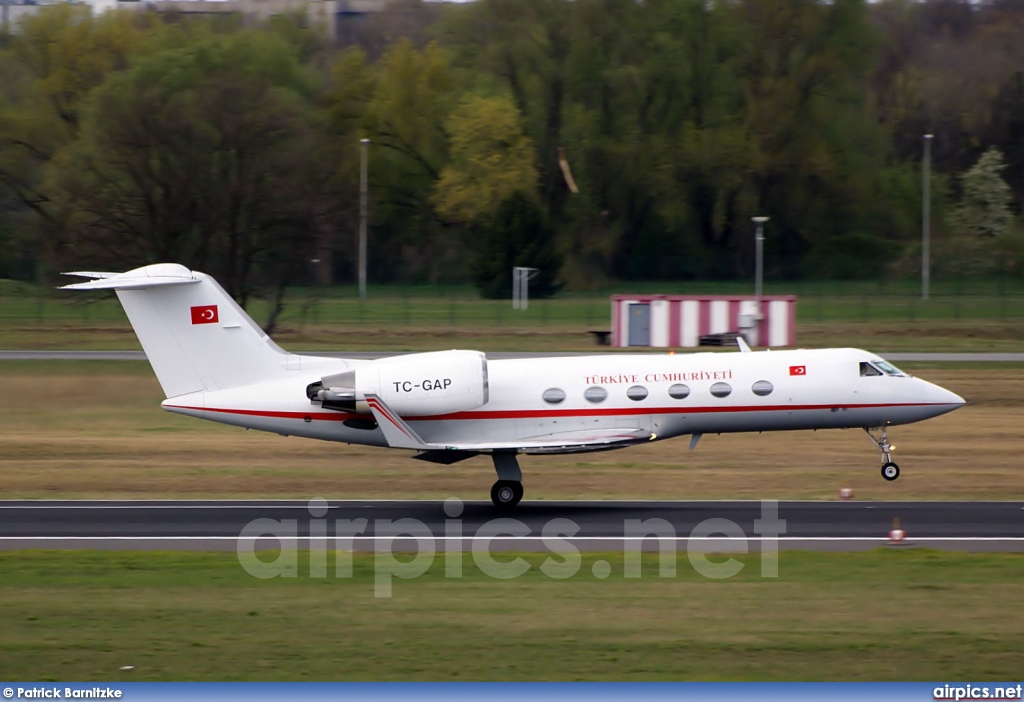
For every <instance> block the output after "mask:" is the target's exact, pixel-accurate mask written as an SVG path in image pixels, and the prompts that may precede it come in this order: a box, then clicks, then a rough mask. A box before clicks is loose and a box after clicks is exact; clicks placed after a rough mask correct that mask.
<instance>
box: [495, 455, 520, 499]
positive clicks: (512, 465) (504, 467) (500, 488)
mask: <svg viewBox="0 0 1024 702" xmlns="http://www.w3.org/2000/svg"><path fill="white" fill-rule="evenodd" d="M491 459H492V460H493V461H494V472H496V473H497V474H498V482H496V483H495V484H494V485H493V486H492V487H491V502H493V503H494V506H495V507H497V508H499V509H511V508H512V507H515V506H516V505H518V504H519V501H520V500H521V499H523V473H522V471H520V470H519V461H518V460H516V454H514V453H494V454H491Z"/></svg>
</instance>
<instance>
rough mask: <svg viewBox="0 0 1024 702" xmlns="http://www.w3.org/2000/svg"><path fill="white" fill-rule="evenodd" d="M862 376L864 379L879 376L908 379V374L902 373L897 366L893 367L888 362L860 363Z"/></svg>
mask: <svg viewBox="0 0 1024 702" xmlns="http://www.w3.org/2000/svg"><path fill="white" fill-rule="evenodd" d="M860 375H861V377H862V378H867V377H870V376H878V375H891V376H898V377H901V378H902V377H906V375H907V374H906V373H904V372H903V371H901V370H900V369H899V368H897V367H896V366H894V365H892V364H891V363H889V362H888V361H882V360H877V361H870V362H869V361H861V362H860Z"/></svg>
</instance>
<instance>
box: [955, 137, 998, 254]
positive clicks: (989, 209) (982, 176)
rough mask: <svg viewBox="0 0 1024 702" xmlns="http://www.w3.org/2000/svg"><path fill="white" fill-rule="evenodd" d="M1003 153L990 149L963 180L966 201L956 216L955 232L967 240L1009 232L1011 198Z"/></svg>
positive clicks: (960, 205)
mask: <svg viewBox="0 0 1024 702" xmlns="http://www.w3.org/2000/svg"><path fill="white" fill-rule="evenodd" d="M1005 168H1006V163H1005V162H1004V160H1003V155H1002V153H1000V152H999V150H998V149H996V148H994V147H991V148H989V149H988V150H987V151H986V152H985V153H983V154H982V155H981V158H979V159H978V162H977V163H975V164H974V166H973V167H972V168H971V169H970V170H969V171H967V172H966V173H964V174H963V176H961V182H962V183H963V189H964V192H963V197H962V198H961V199H960V204H959V205H958V206H957V208H956V209H955V210H954V212H953V226H954V228H955V230H956V232H957V233H958V234H959V235H961V236H963V237H966V238H968V239H991V238H999V237H1005V236H1006V235H1007V234H1008V233H1009V232H1010V226H1011V223H1012V221H1013V216H1012V215H1011V213H1010V201H1011V199H1012V195H1011V193H1010V186H1009V185H1007V184H1006V181H1004V180H1003V177H1002V172H1003V170H1004V169H1005Z"/></svg>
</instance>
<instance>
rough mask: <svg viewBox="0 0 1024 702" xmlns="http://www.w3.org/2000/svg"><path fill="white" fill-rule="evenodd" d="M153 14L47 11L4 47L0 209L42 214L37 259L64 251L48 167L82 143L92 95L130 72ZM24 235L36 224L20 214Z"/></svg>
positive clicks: (153, 27)
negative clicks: (112, 77)
mask: <svg viewBox="0 0 1024 702" xmlns="http://www.w3.org/2000/svg"><path fill="white" fill-rule="evenodd" d="M159 28H160V24H159V21H158V20H156V19H155V18H154V17H153V16H152V15H150V14H144V13H136V12H108V13H104V14H103V15H102V16H98V17H93V16H92V15H91V13H90V10H89V8H88V7H82V6H74V5H71V4H59V5H55V6H52V7H43V8H41V9H40V12H39V13H38V14H36V15H34V16H32V17H30V18H28V19H26V20H25V21H24V22H23V23H22V24H21V26H20V28H19V31H18V32H17V33H16V34H14V35H13V36H12V37H11V38H10V39H9V40H8V41H7V42H6V46H5V47H4V48H3V49H0V207H3V202H4V200H7V201H8V202H9V203H11V205H10V206H11V207H13V208H16V209H18V210H21V211H23V212H32V213H33V214H34V215H36V220H35V222H36V224H37V225H41V227H42V230H43V231H44V233H45V236H43V238H42V240H39V241H37V242H36V243H35V245H34V246H32V247H31V248H32V249H34V251H35V252H36V253H35V256H36V258H37V260H38V259H40V258H46V257H47V256H48V254H47V251H54V250H56V249H58V248H59V247H60V241H59V239H58V235H59V227H60V225H59V222H58V221H57V220H56V213H55V211H54V208H53V206H52V205H53V202H52V196H53V193H52V192H50V191H49V189H48V188H47V187H46V185H45V184H44V181H43V174H44V170H45V168H46V166H47V164H48V163H49V162H50V161H51V159H53V158H54V157H55V156H57V155H58V154H59V153H60V152H61V150H62V149H64V148H66V147H68V146H69V145H70V144H72V143H73V142H74V141H75V139H77V138H78V135H79V131H80V125H81V110H82V106H83V104H84V103H85V101H86V99H87V97H88V96H89V94H90V92H91V91H92V90H93V89H94V88H96V86H98V85H100V84H101V83H102V82H103V81H104V80H106V78H107V76H109V75H110V74H111V73H113V72H116V71H119V70H122V69H124V68H125V67H126V66H127V65H128V63H129V62H130V61H131V59H132V57H134V56H136V55H137V54H138V53H139V52H140V51H141V50H142V48H143V47H144V45H145V44H146V42H147V41H148V40H149V39H151V38H152V36H153V35H154V34H155V33H156V32H157V31H158V30H159ZM18 219H19V221H21V222H22V224H21V227H20V228H21V229H22V230H23V231H22V232H21V234H20V236H21V237H22V238H24V239H26V240H27V239H29V238H30V235H29V231H28V230H30V229H31V230H32V231H33V233H35V231H36V227H33V226H32V223H31V222H29V221H28V220H27V219H26V218H24V217H19V218H18Z"/></svg>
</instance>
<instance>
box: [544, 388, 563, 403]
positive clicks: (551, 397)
mask: <svg viewBox="0 0 1024 702" xmlns="http://www.w3.org/2000/svg"><path fill="white" fill-rule="evenodd" d="M541 397H543V398H544V402H547V403H548V404H549V405H557V404H558V403H559V402H561V401H562V400H564V399H565V390H562V389H561V388H548V389H547V390H545V391H544V394H543V395H541Z"/></svg>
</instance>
